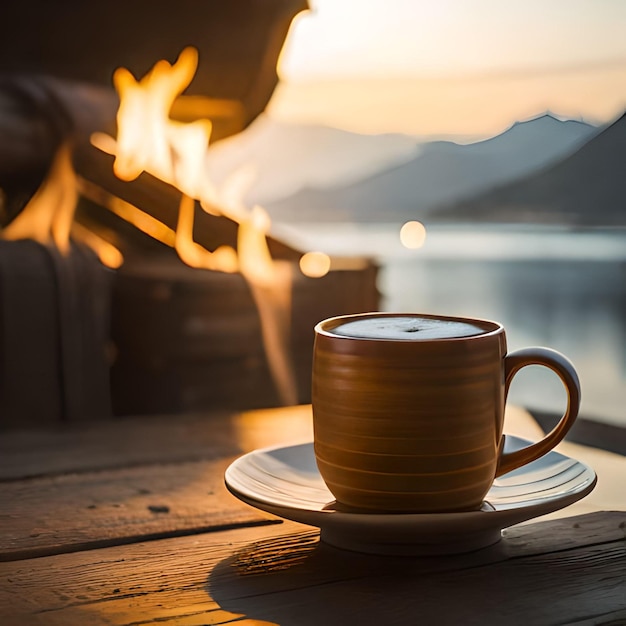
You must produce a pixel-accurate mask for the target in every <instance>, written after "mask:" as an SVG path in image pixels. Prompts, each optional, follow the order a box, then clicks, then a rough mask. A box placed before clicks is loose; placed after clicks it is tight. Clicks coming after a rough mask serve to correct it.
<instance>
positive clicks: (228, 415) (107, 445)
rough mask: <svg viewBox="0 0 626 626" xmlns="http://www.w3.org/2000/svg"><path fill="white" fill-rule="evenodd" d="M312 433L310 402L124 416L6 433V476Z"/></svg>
mask: <svg viewBox="0 0 626 626" xmlns="http://www.w3.org/2000/svg"><path fill="white" fill-rule="evenodd" d="M312 438H313V434H312V426H311V407H310V405H302V406H295V407H283V408H277V409H262V410H256V411H244V412H241V413H238V412H232V411H221V412H207V413H197V414H190V415H170V416H150V417H149V416H145V417H133V418H120V419H118V420H108V421H100V422H89V423H83V424H66V425H63V424H56V425H53V426H50V427H48V428H39V429H36V430H13V431H7V432H3V433H2V435H1V436H0V481H6V480H16V479H20V478H30V477H38V476H46V475H47V476H51V475H57V474H63V473H69V472H87V471H95V470H103V469H110V468H121V467H133V466H137V465H141V464H154V463H177V462H185V461H196V460H202V459H206V460H211V459H218V458H228V457H232V456H233V455H236V454H239V453H243V452H248V451H250V450H254V449H255V448H259V447H263V446H269V445H273V444H277V445H278V444H281V443H288V442H295V441H297V442H300V441H307V440H309V441H310V440H311V439H312Z"/></svg>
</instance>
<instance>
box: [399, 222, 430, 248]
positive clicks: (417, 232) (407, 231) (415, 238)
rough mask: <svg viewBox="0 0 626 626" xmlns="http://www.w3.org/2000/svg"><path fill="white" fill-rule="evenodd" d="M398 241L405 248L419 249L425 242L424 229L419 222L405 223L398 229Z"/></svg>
mask: <svg viewBox="0 0 626 626" xmlns="http://www.w3.org/2000/svg"><path fill="white" fill-rule="evenodd" d="M400 241H401V242H402V245H403V246H404V247H405V248H409V249H411V250H415V249H417V248H421V247H422V246H423V245H424V242H425V241H426V228H425V227H424V224H422V223H421V222H407V223H406V224H404V226H402V228H401V229H400Z"/></svg>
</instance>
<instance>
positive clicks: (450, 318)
mask: <svg viewBox="0 0 626 626" xmlns="http://www.w3.org/2000/svg"><path fill="white" fill-rule="evenodd" d="M380 317H413V318H416V317H417V318H422V319H431V320H442V321H446V322H461V323H466V324H473V325H474V326H479V327H481V328H483V329H484V330H485V332H482V333H479V334H477V335H465V336H463V337H431V338H427V339H420V340H419V341H416V340H415V339H398V338H395V339H393V338H389V337H350V336H349V335H339V334H336V333H333V332H332V329H333V328H336V327H337V326H339V325H340V324H343V323H346V322H349V321H353V320H358V319H367V318H380ZM329 325H331V327H330V328H328V326H329ZM487 325H488V326H490V328H489V329H487V328H485V326H487ZM314 330H315V333H316V334H317V335H322V336H324V337H329V338H331V339H333V340H343V339H345V340H346V341H372V342H385V343H422V344H423V343H434V342H440V341H445V342H449V341H450V342H455V341H468V340H472V339H473V340H476V339H483V338H485V337H491V336H493V335H497V334H498V333H501V332H504V326H503V325H502V324H501V323H500V322H495V321H493V320H486V319H481V318H473V317H460V316H454V315H437V314H436V313H406V312H404V313H393V312H389V311H370V312H368V313H353V314H348V315H336V316H334V317H328V318H326V319H324V320H321V321H320V322H318V323H317V324H316V325H315V328H314Z"/></svg>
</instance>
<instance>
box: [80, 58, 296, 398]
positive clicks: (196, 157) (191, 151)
mask: <svg viewBox="0 0 626 626" xmlns="http://www.w3.org/2000/svg"><path fill="white" fill-rule="evenodd" d="M197 66H198V53H197V51H196V50H195V49H193V48H185V49H184V50H183V51H182V52H181V54H180V56H179V57H178V59H177V60H176V62H175V63H174V64H170V63H168V62H167V61H159V62H158V63H157V64H156V65H155V66H154V67H153V69H152V70H151V71H150V72H149V73H148V74H147V75H146V76H144V77H143V78H141V79H140V80H137V79H135V77H134V76H133V75H132V74H131V73H130V72H129V71H128V70H127V69H124V68H120V69H118V70H116V72H115V74H114V77H113V82H114V85H115V87H116V89H117V91H118V93H119V96H120V106H119V110H118V114H117V127H118V136H117V139H113V138H111V137H108V136H105V135H102V134H96V135H94V136H93V137H92V144H93V145H95V146H96V147H98V148H100V149H102V150H103V151H105V152H107V153H110V154H112V155H114V157H115V161H114V172H115V174H116V175H117V176H118V178H121V179H122V180H128V181H131V180H134V179H135V178H137V177H138V176H139V175H140V174H141V173H142V172H147V173H149V174H151V175H153V176H155V177H156V178H159V179H161V180H163V181H165V182H166V183H168V184H170V185H172V186H174V187H176V188H177V189H179V190H180V191H181V192H182V197H181V201H180V205H179V213H178V223H177V227H176V232H175V234H174V247H175V248H176V251H177V252H178V255H179V257H180V258H181V260H182V261H183V262H184V263H186V264H188V265H190V266H192V267H197V268H203V269H208V270H219V271H224V272H235V271H239V272H240V273H241V274H242V275H243V276H244V277H245V279H246V280H247V281H248V283H249V284H250V287H251V291H252V295H253V298H254V300H255V303H256V306H257V309H258V311H259V317H260V320H261V331H262V335H263V341H264V344H265V347H266V354H267V358H268V364H269V367H270V370H271V372H272V374H273V376H274V380H275V381H276V386H277V389H278V392H279V395H280V398H281V400H282V402H283V403H285V404H295V403H296V401H297V395H296V392H295V389H296V386H295V380H294V375H293V368H292V367H291V364H290V361H289V356H288V355H289V351H288V346H289V326H290V315H291V290H290V286H291V280H292V277H291V268H290V266H289V264H288V263H285V262H277V261H275V260H274V259H273V258H272V256H271V254H270V250H269V248H268V244H267V233H268V232H269V229H270V225H271V222H270V218H269V216H268V215H267V213H266V212H265V211H264V210H263V209H262V208H261V207H258V206H255V207H253V208H252V209H251V210H249V209H248V208H247V207H246V206H245V205H244V202H243V198H244V196H245V192H246V191H247V190H248V188H249V186H250V184H251V183H252V182H254V177H255V176H256V172H255V171H254V170H253V169H252V168H249V167H244V168H242V169H240V170H238V171H237V172H235V173H234V174H233V175H231V176H230V177H229V178H228V179H227V180H226V181H225V182H224V183H222V185H221V186H220V188H219V189H218V188H217V187H216V186H215V185H214V184H213V183H212V181H211V180H210V179H209V178H208V176H207V173H206V168H205V158H206V152H207V149H208V145H209V140H210V137H211V128H212V127H211V122H210V121H209V120H198V121H195V122H192V123H187V124H184V123H180V122H177V121H175V120H172V119H170V112H171V108H172V105H173V104H174V101H175V100H176V98H177V97H178V96H179V95H180V94H182V93H183V91H184V90H185V89H186V88H187V87H188V86H189V84H190V83H191V81H192V79H193V76H194V74H195V72H196V69H197ZM196 202H199V204H200V206H201V207H202V208H203V209H204V210H205V211H207V212H209V213H212V214H218V215H220V214H221V215H223V216H225V217H228V218H230V219H232V220H233V221H235V222H236V223H237V224H238V236H237V251H235V250H234V249H232V248H230V247H228V246H223V247H220V248H218V249H217V250H215V251H214V252H210V251H208V250H206V249H205V248H204V247H203V246H201V245H200V244H198V243H197V242H195V241H194V239H193V225H194V215H195V210H196ZM118 208H120V207H118ZM124 211H125V212H126V213H128V214H129V215H134V216H135V218H137V217H138V216H140V214H137V213H136V211H129V210H128V207H124Z"/></svg>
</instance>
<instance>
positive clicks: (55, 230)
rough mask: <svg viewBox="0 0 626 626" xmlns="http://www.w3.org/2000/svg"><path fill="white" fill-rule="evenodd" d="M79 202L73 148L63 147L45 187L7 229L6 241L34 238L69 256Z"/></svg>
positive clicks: (51, 168) (39, 190) (43, 184)
mask: <svg viewBox="0 0 626 626" xmlns="http://www.w3.org/2000/svg"><path fill="white" fill-rule="evenodd" d="M77 199H78V195H77V190H76V175H75V173H74V169H73V168H72V162H71V152H70V148H69V146H67V145H63V146H61V148H60V149H59V150H58V152H57V154H56V156H55V158H54V161H53V162H52V166H51V167H50V171H49V172H48V175H47V176H46V178H45V180H44V181H43V183H42V184H41V187H39V189H38V190H37V192H36V193H35V195H34V196H33V197H32V198H31V199H30V201H29V202H28V204H27V205H26V206H25V207H24V209H23V211H22V212H21V213H20V214H19V215H18V216H17V217H16V218H15V219H14V220H13V221H12V222H11V223H10V224H9V225H8V226H7V227H6V228H5V229H4V231H3V233H2V236H3V238H4V239H9V240H17V239H34V240H35V241H38V242H39V243H42V244H49V243H52V242H54V244H56V246H57V247H58V248H59V250H60V251H61V252H62V253H63V254H67V252H68V250H69V241H70V229H71V225H72V220H73V219H74V211H75V209H76V201H77Z"/></svg>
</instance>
